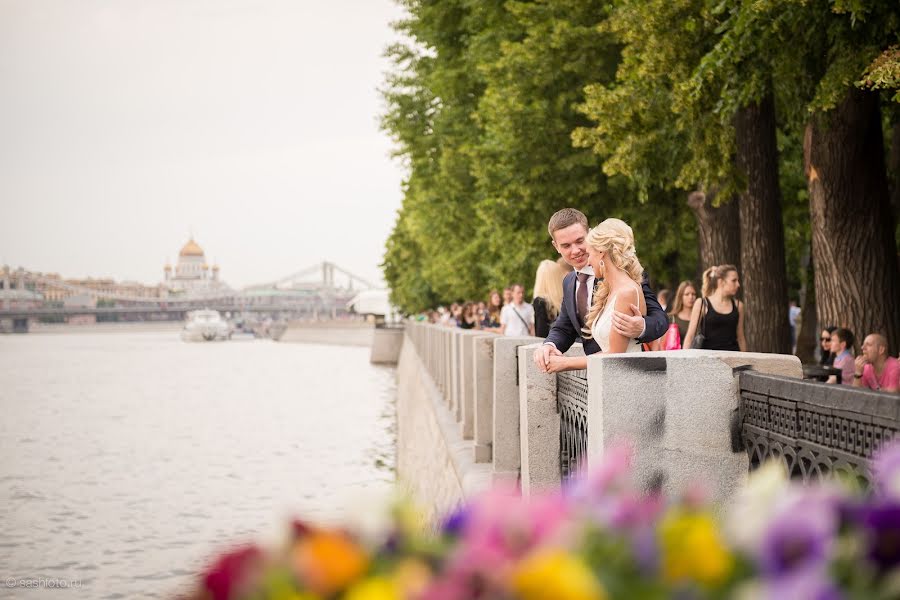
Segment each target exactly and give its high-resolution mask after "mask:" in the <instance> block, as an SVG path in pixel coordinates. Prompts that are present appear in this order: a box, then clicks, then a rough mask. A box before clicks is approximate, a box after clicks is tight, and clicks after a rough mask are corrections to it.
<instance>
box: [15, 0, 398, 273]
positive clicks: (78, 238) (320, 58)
mask: <svg viewBox="0 0 900 600" xmlns="http://www.w3.org/2000/svg"><path fill="white" fill-rule="evenodd" d="M401 16H402V11H401V9H400V8H399V7H397V6H395V5H394V3H393V2H389V1H387V0H384V1H380V2H367V3H364V4H361V3H356V2H338V3H332V4H330V5H327V6H325V5H322V6H310V5H300V4H298V3H295V2H287V1H284V0H271V1H268V2H264V3H258V2H247V1H244V0H226V1H216V2H213V1H211V0H192V1H189V2H173V1H162V2H155V3H152V4H148V3H145V2H138V1H134V0H127V1H124V2H111V1H109V0H84V1H82V2H78V3H71V2H63V1H49V2H43V3H40V4H38V3H33V2H26V1H24V0H11V1H9V2H5V3H3V4H2V5H0V73H3V76H4V80H5V82H6V90H7V92H6V93H5V94H4V95H3V97H0V128H2V129H3V130H4V132H5V135H4V137H3V139H0V197H2V198H3V203H4V208H5V209H6V211H5V212H6V214H7V218H5V219H3V220H2V221H0V239H2V240H3V241H2V243H0V264H8V265H10V266H11V267H13V268H15V267H19V266H21V267H23V268H25V269H28V270H30V271H39V272H55V273H59V274H60V275H62V276H64V277H70V278H84V277H95V278H107V277H109V278H113V279H116V280H117V281H125V280H133V281H139V282H142V283H156V282H159V281H161V280H162V267H163V265H164V264H165V263H166V261H169V262H174V261H175V260H176V259H177V252H178V249H179V248H180V247H181V246H182V245H183V244H184V243H185V241H186V240H187V239H188V238H189V237H190V236H191V234H193V236H194V238H195V239H196V240H197V241H198V243H200V244H201V245H202V246H203V248H204V249H205V250H206V252H207V256H208V257H209V259H210V260H211V261H214V262H217V263H218V264H219V265H220V266H221V268H222V278H223V280H225V281H227V282H228V283H229V284H230V285H232V286H234V287H236V288H240V287H243V286H246V285H250V284H254V283H258V282H259V281H271V280H274V279H278V278H280V277H283V276H285V275H288V274H290V273H292V272H294V271H296V270H298V269H301V268H304V267H306V266H308V265H311V264H315V263H317V262H321V261H324V260H327V261H332V262H334V263H337V264H339V265H342V266H344V267H345V268H347V269H348V270H350V271H353V272H355V273H358V274H359V275H360V276H362V277H364V278H367V279H370V280H372V279H376V280H380V279H381V273H380V269H379V268H378V264H379V263H380V262H381V258H382V255H383V252H384V242H385V239H386V238H387V235H388V233H389V232H390V229H391V226H392V225H393V222H394V219H395V213H396V209H397V208H399V205H400V197H401V182H402V178H403V169H402V167H401V166H400V165H399V164H398V163H397V162H394V161H393V160H392V159H391V158H390V156H389V155H390V151H391V141H390V139H389V138H388V136H387V135H386V134H384V133H383V132H381V131H380V129H379V125H378V117H379V115H380V113H381V111H382V110H383V107H382V101H381V98H380V95H379V93H378V91H377V89H378V87H379V86H380V85H381V84H382V81H383V74H384V72H385V71H386V70H387V69H388V66H389V65H388V61H387V60H386V59H385V58H384V57H383V52H384V49H385V48H386V47H387V46H388V45H389V44H390V43H391V42H392V41H394V39H395V35H396V34H395V33H394V32H393V31H392V29H391V28H390V22H391V21H394V20H396V19H398V18H400V17H401Z"/></svg>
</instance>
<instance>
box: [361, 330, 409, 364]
mask: <svg viewBox="0 0 900 600" xmlns="http://www.w3.org/2000/svg"><path fill="white" fill-rule="evenodd" d="M402 346H403V327H376V328H375V333H374V337H373V338H372V350H371V351H370V352H369V362H370V363H372V364H388V365H395V364H397V361H398V360H399V359H400V348H401V347H402Z"/></svg>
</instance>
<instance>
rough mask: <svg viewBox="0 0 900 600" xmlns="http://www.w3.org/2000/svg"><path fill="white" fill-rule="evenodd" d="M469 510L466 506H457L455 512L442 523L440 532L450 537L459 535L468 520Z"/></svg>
mask: <svg viewBox="0 0 900 600" xmlns="http://www.w3.org/2000/svg"><path fill="white" fill-rule="evenodd" d="M470 510H471V509H470V507H469V506H468V505H467V504H461V505H460V506H458V507H457V508H456V510H454V511H453V512H452V513H450V514H449V515H448V516H447V517H446V518H445V519H444V522H443V523H442V524H441V532H443V533H444V534H446V535H449V536H452V537H456V536H458V535H460V534H461V533H462V532H463V530H464V529H465V527H466V523H467V521H468V520H469V514H470Z"/></svg>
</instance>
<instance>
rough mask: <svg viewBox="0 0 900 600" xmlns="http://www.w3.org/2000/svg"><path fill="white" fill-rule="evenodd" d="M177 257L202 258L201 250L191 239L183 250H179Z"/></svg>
mask: <svg viewBox="0 0 900 600" xmlns="http://www.w3.org/2000/svg"><path fill="white" fill-rule="evenodd" d="M178 256H203V248H201V247H200V246H198V245H197V242H195V241H194V238H191V239H190V240H188V243H187V244H185V245H184V248H182V249H181V252H179V253H178Z"/></svg>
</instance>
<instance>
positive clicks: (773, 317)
mask: <svg viewBox="0 0 900 600" xmlns="http://www.w3.org/2000/svg"><path fill="white" fill-rule="evenodd" d="M734 126H735V141H736V146H737V156H736V159H737V167H738V169H739V170H740V171H741V172H742V173H743V174H744V175H745V176H746V178H747V187H746V189H745V191H744V192H743V193H742V194H741V205H740V213H741V219H740V222H741V264H742V265H743V270H742V271H741V273H740V275H741V283H742V287H743V288H744V335H745V336H746V338H747V349H748V350H750V351H751V352H775V353H778V354H790V353H791V327H790V322H789V321H788V297H787V271H786V269H785V266H784V223H783V222H782V219H781V186H780V184H779V182H778V146H777V144H776V142H775V103H774V101H773V99H772V96H771V95H767V96H766V97H765V98H763V99H762V101H760V103H759V104H749V105H747V106H744V107H743V108H741V109H740V110H739V111H738V112H737V114H736V115H735V119H734Z"/></svg>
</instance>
